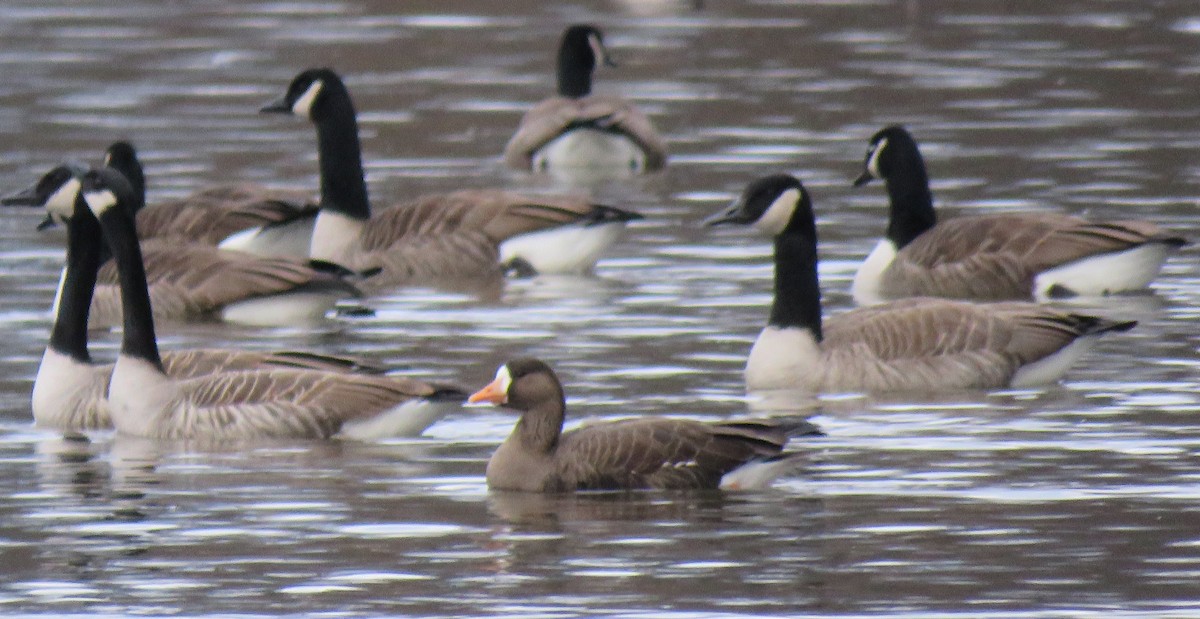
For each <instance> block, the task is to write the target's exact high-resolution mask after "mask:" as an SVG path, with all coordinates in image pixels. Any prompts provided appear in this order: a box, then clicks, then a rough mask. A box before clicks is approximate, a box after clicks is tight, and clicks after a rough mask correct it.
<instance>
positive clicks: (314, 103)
mask: <svg viewBox="0 0 1200 619" xmlns="http://www.w3.org/2000/svg"><path fill="white" fill-rule="evenodd" d="M335 92H336V93H345V92H346V86H345V84H343V83H342V78H341V77H338V74H337V73H334V72H333V70H332V69H306V70H305V71H302V72H301V73H300V74H299V75H297V76H296V77H295V78H293V79H292V83H291V84H290V85H289V86H288V89H287V92H286V93H284V95H283V96H282V97H279V98H278V99H275V100H274V101H272V102H270V103H268V104H266V105H264V106H263V107H262V108H261V109H260V110H259V112H261V113H264V114H294V115H296V116H302V117H304V118H308V119H309V120H316V119H318V118H320V117H321V114H322V111H323V110H324V109H325V107H326V106H327V105H328V104H329V100H330V95H331V93H335Z"/></svg>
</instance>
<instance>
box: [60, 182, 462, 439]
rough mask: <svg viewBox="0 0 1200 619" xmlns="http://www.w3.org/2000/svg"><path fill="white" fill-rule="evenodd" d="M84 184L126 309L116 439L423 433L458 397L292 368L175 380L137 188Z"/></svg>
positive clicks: (114, 388) (420, 386)
mask: <svg viewBox="0 0 1200 619" xmlns="http://www.w3.org/2000/svg"><path fill="white" fill-rule="evenodd" d="M104 172H105V171H103V170H100V171H90V172H88V173H87V174H86V175H85V176H84V177H83V179H82V192H83V197H84V200H85V202H86V203H87V206H88V208H89V209H90V210H91V211H92V213H93V214H95V216H96V218H97V219H98V220H99V221H100V228H101V230H102V231H103V234H104V238H105V240H106V241H107V243H108V246H109V248H110V249H111V251H112V253H113V256H114V258H115V259H116V262H117V266H118V270H119V272H120V278H121V300H122V303H123V304H124V322H123V326H124V330H123V334H122V340H121V352H120V354H119V356H118V357H117V362H116V364H115V365H114V367H113V370H112V378H111V380H110V382H109V385H108V404H109V410H110V413H111V416H112V421H113V426H114V427H115V428H116V429H117V431H118V432H122V433H125V434H131V435H135V436H143V437H150V438H165V439H206V440H239V439H261V438H328V437H330V436H333V435H341V436H352V437H355V438H365V437H367V436H377V435H383V434H385V433H387V434H391V433H399V432H403V433H406V434H415V433H419V432H420V431H421V430H423V429H424V428H425V427H426V426H428V425H429V424H430V423H432V422H433V421H435V420H436V419H437V418H438V417H440V416H441V415H442V414H444V413H445V412H447V408H446V406H445V402H444V401H441V400H444V399H445V397H446V396H447V395H449V396H450V397H454V399H455V400H456V401H461V399H460V398H461V392H457V390H454V389H452V388H446V387H438V386H435V385H431V384H429V383H425V382H421V381H417V380H412V379H407V378H401V377H394V376H377V375H364V374H354V373H341V374H339V373H333V372H322V371H312V370H296V369H255V370H239V371H230V372H218V373H212V374H207V375H204V376H201V377H197V378H190V379H186V380H178V379H175V378H172V377H170V376H169V375H168V374H167V373H166V371H165V368H164V364H163V362H162V360H161V358H160V356H159V353H158V344H157V342H156V341H155V335H154V319H153V316H152V313H151V310H150V294H149V291H148V289H147V285H146V276H145V271H144V269H143V268H142V257H141V251H140V248H139V244H138V240H137V231H136V228H135V225H134V221H133V218H132V216H131V215H130V214H129V212H128V210H127V209H128V208H129V207H128V206H126V203H127V202H128V201H129V200H132V199H134V197H133V191H132V188H131V187H130V186H129V184H128V183H127V182H126V181H125V179H124V178H123V177H121V176H120V175H119V174H116V173H110V174H105V173H104Z"/></svg>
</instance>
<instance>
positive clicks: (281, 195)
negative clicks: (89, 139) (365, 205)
mask: <svg viewBox="0 0 1200 619" xmlns="http://www.w3.org/2000/svg"><path fill="white" fill-rule="evenodd" d="M104 165H105V166H107V167H110V168H114V169H116V170H117V171H119V172H120V173H121V174H124V175H125V178H126V179H128V180H129V184H130V185H132V186H133V191H134V194H135V195H137V196H139V197H140V199H139V200H138V201H137V202H136V203H135V205H134V212H135V213H137V217H136V221H137V229H138V237H139V238H141V239H142V240H143V241H145V240H147V239H152V238H154V239H166V238H171V239H179V240H181V241H183V242H186V243H200V244H204V245H217V244H218V243H223V245H224V247H225V248H227V249H238V250H241V251H247V252H251V253H256V254H260V255H272V256H292V257H297V258H303V257H306V256H307V255H308V246H309V244H310V243H311V242H312V226H313V222H314V221H315V220H316V215H317V206H316V205H315V204H311V203H309V202H308V199H307V197H306V196H305V195H303V194H301V193H299V192H294V191H291V192H289V191H283V190H278V189H269V188H266V187H261V186H258V185H252V184H250V183H239V184H226V185H217V186H215V187H207V188H205V189H201V190H199V191H196V192H194V193H192V194H191V195H188V196H186V197H183V198H179V199H176V200H169V201H166V202H159V203H157V204H154V205H152V206H148V207H147V206H145V195H146V176H145V171H144V169H143V168H142V162H141V161H140V160H139V159H138V156H137V151H136V150H134V148H133V145H132V144H130V143H129V142H114V143H113V144H112V145H110V146H109V147H108V150H106V151H105V153H104ZM252 229H253V230H259V229H265V230H267V231H268V232H266V233H260V234H255V235H237V233H240V232H243V231H246V230H252ZM235 235H237V236H235ZM230 237H234V238H230ZM239 239H240V240H239Z"/></svg>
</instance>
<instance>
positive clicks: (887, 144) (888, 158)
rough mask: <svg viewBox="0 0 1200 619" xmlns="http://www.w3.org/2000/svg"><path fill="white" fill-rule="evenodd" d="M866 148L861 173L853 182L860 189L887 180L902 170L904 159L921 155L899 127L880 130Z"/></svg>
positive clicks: (911, 139) (894, 126)
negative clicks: (868, 184) (877, 180)
mask: <svg viewBox="0 0 1200 619" xmlns="http://www.w3.org/2000/svg"><path fill="white" fill-rule="evenodd" d="M869 144H870V145H869V146H868V147H867V156H866V157H865V158H864V159H863V171H862V174H859V176H858V178H856V179H855V180H854V186H855V187H861V186H863V185H866V184H867V183H869V182H871V181H872V180H873V179H876V178H879V179H883V180H888V179H889V178H891V177H892V175H894V174H895V173H896V172H898V171H900V170H901V169H903V166H904V160H905V158H911V157H912V156H913V155H915V156H916V158H917V160H918V161H919V160H920V157H921V154H920V151H918V150H917V142H916V140H914V139H913V137H912V135H910V134H909V133H908V130H907V129H905V128H904V127H902V126H900V125H891V126H888V127H884V128H883V129H880V130H879V131H878V132H876V133H875V135H873V136H871V141H870V143H869Z"/></svg>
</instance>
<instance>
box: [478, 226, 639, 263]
mask: <svg viewBox="0 0 1200 619" xmlns="http://www.w3.org/2000/svg"><path fill="white" fill-rule="evenodd" d="M624 231H625V222H623V221H614V222H610V223H604V224H593V225H584V224H568V225H565V226H559V227H557V228H550V229H548V230H539V231H537V232H530V233H528V234H521V235H518V236H514V237H513V238H511V239H508V240H507V241H504V242H503V243H501V244H500V262H502V263H508V262H509V261H511V260H512V259H513V258H520V259H522V260H524V261H525V262H528V263H529V264H530V265H532V266H533V268H534V270H536V271H537V272H538V273H540V274H556V273H571V274H577V273H587V272H588V271H590V270H591V269H592V267H593V266H595V265H596V261H597V260H599V259H600V256H601V255H602V254H603V253H604V251H605V250H606V249H608V248H609V247H611V246H612V245H613V243H616V242H617V240H619V239H620V238H621V236H622V233H624Z"/></svg>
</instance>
